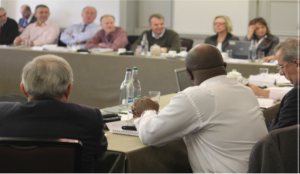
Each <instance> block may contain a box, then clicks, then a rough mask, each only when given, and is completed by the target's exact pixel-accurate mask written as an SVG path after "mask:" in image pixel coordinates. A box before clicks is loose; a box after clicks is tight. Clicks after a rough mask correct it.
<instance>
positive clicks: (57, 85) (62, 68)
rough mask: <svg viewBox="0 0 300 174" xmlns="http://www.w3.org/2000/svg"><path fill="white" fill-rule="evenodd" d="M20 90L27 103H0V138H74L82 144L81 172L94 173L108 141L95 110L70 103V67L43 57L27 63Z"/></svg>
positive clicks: (52, 57) (64, 63)
mask: <svg viewBox="0 0 300 174" xmlns="http://www.w3.org/2000/svg"><path fill="white" fill-rule="evenodd" d="M20 87H21V91H22V92H23V93H24V95H25V96H26V97H27V99H28V102H27V103H25V104H21V103H19V102H0V113H1V114H0V137H27V138H38V139H48V138H49V139H58V138H67V139H77V140H79V141H81V142H82V145H83V146H82V147H83V149H82V156H81V166H80V167H81V169H80V173H87V172H93V167H94V163H95V161H96V160H97V159H98V158H99V157H100V156H101V155H102V154H103V153H104V152H105V151H106V149H107V140H106V137H105V135H104V131H103V120H102V115H101V112H100V110H99V109H98V108H93V107H90V106H84V105H80V104H76V103H69V102H68V100H69V96H70V93H71V90H72V87H73V72H72V68H71V67H70V65H69V64H68V62H67V61H65V60H64V59H63V58H60V57H57V56H54V55H44V56H39V57H36V58H34V59H33V60H32V61H30V62H29V63H27V64H26V65H25V66H24V68H23V72H22V81H21V84H20Z"/></svg>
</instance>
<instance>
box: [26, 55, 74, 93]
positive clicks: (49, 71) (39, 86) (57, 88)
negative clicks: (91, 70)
mask: <svg viewBox="0 0 300 174" xmlns="http://www.w3.org/2000/svg"><path fill="white" fill-rule="evenodd" d="M72 82H73V72H72V68H71V66H70V65H69V63H68V62H67V61H66V60H65V59H63V58H61V57H58V56H55V55H43V56H38V57H36V58H34V59H33V60H32V61H30V62H28V63H27V64H26V65H25V66H24V68H23V72H22V83H23V85H24V87H25V90H26V92H27V94H28V95H30V96H33V97H34V98H61V97H63V96H64V94H65V92H66V91H67V89H68V86H69V85H70V84H71V83H72Z"/></svg>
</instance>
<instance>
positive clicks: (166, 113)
mask: <svg viewBox="0 0 300 174" xmlns="http://www.w3.org/2000/svg"><path fill="white" fill-rule="evenodd" d="M264 120H265V119H264V117H263V114H262V112H261V111H260V108H259V104H258V101H257V99H256V97H255V96H254V94H253V92H252V91H251V89H249V88H247V87H245V86H244V85H242V84H240V83H238V82H237V81H235V80H233V79H229V78H227V77H226V75H220V76H216V77H213V78H210V79H208V80H206V81H204V82H203V83H201V85H200V86H194V87H189V88H187V89H185V90H184V91H182V92H179V93H177V94H176V95H175V96H174V97H173V98H172V99H171V101H170V104H169V105H167V106H166V107H165V108H164V109H163V110H161V111H160V112H159V114H158V115H157V114H156V112H155V111H150V112H147V113H146V114H145V115H144V116H143V117H141V118H140V119H137V120H135V122H134V123H135V125H136V127H137V129H138V132H139V138H140V139H141V141H142V142H143V143H144V144H149V145H153V146H162V145H164V144H166V143H168V142H170V141H172V140H175V139H178V138H182V137H183V138H184V141H185V144H186V146H187V150H188V157H189V162H190V165H191V167H192V169H193V172H194V173H203V172H205V173H246V172H247V169H248V161H249V156H250V152H251V149H252V147H253V145H254V144H255V143H256V142H257V141H258V140H259V139H260V138H262V137H263V136H265V135H266V134H267V133H268V131H267V128H266V124H265V121H264Z"/></svg>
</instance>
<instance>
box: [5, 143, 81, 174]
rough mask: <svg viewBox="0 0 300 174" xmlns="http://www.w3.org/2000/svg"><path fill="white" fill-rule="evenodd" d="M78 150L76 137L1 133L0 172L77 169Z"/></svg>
mask: <svg viewBox="0 0 300 174" xmlns="http://www.w3.org/2000/svg"><path fill="white" fill-rule="evenodd" d="M81 151H82V144H81V142H80V141H78V140H71V139H33V138H9V137H0V172H1V173H57V172H58V173H66V172H68V173H76V172H79V171H80V162H81Z"/></svg>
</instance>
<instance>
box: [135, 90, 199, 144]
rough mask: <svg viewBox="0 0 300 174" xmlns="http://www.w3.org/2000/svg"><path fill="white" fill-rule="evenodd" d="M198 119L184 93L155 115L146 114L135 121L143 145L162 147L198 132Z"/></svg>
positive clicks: (152, 113) (177, 95) (176, 96)
mask: <svg viewBox="0 0 300 174" xmlns="http://www.w3.org/2000/svg"><path fill="white" fill-rule="evenodd" d="M199 122H200V118H199V116H198V114H197V112H196V110H195V108H194V106H193V104H192V103H191V102H190V99H189V97H188V96H187V95H186V94H185V93H182V92H181V93H177V94H176V95H175V96H174V97H173V98H172V99H171V101H170V104H169V105H167V106H166V107H165V108H164V109H163V110H161V111H160V112H159V114H158V115H156V113H155V111H154V112H148V113H147V114H145V115H144V116H142V117H141V118H140V119H137V120H135V122H134V123H135V125H136V127H137V130H138V132H139V138H140V139H141V141H142V142H143V143H144V144H148V145H152V146H162V145H164V144H166V143H168V142H170V141H172V140H176V139H179V138H181V137H183V136H185V135H187V134H189V133H193V132H196V131H198V130H200V125H201V124H200V123H199Z"/></svg>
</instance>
